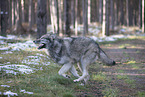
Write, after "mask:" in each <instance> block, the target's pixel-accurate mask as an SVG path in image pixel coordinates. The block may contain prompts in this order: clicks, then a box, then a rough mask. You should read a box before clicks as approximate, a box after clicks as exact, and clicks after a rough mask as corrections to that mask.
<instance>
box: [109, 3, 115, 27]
mask: <svg viewBox="0 0 145 97" xmlns="http://www.w3.org/2000/svg"><path fill="white" fill-rule="evenodd" d="M113 1H114V0H111V1H110V7H111V8H110V13H111V22H110V23H111V26H110V28H111V30H114V2H113Z"/></svg>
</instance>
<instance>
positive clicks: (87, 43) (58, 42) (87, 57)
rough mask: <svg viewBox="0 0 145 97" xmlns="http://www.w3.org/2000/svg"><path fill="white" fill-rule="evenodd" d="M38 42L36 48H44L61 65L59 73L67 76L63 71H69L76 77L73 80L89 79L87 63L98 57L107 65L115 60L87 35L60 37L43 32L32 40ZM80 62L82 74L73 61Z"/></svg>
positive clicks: (112, 63) (111, 64) (113, 63)
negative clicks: (38, 37) (39, 36)
mask: <svg viewBox="0 0 145 97" xmlns="http://www.w3.org/2000/svg"><path fill="white" fill-rule="evenodd" d="M33 42H34V43H36V44H40V45H39V46H38V49H42V48H46V49H47V50H48V52H49V54H50V56H51V58H52V59H53V60H54V61H55V62H56V63H58V64H60V65H62V68H61V69H60V70H59V72H58V73H59V75H61V76H63V77H65V78H69V76H68V75H66V74H65V73H66V72H68V71H70V72H71V73H72V74H73V75H74V76H75V77H77V79H75V80H74V82H78V81H81V80H84V81H85V83H87V81H88V80H89V73H88V68H89V65H90V64H91V63H93V62H95V60H96V59H100V60H101V61H102V62H103V63H105V64H106V65H109V66H113V65H115V61H113V60H112V59H110V58H109V57H108V56H107V54H106V53H105V52H104V51H103V50H102V49H101V48H100V47H99V45H98V44H97V43H96V42H95V41H94V40H92V39H90V38H88V37H66V38H62V37H59V36H57V35H55V34H45V35H43V36H42V37H41V38H40V39H36V40H35V41H33ZM78 62H79V63H80V67H81V71H82V75H81V76H80V75H79V74H78V73H77V71H76V69H75V67H74V64H75V63H78Z"/></svg>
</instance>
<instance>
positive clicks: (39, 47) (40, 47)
mask: <svg viewBox="0 0 145 97" xmlns="http://www.w3.org/2000/svg"><path fill="white" fill-rule="evenodd" d="M45 47H46V44H44V43H42V44H40V45H39V46H38V49H42V48H45Z"/></svg>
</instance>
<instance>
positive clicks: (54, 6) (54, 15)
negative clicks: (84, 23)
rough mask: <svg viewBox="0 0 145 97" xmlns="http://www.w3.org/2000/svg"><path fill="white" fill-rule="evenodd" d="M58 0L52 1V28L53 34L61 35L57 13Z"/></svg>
mask: <svg viewBox="0 0 145 97" xmlns="http://www.w3.org/2000/svg"><path fill="white" fill-rule="evenodd" d="M57 7H58V4H57V0H50V12H51V26H52V29H53V33H59V26H58V25H59V24H58V22H59V21H58V19H59V18H57V17H58V12H57V9H58V8H57Z"/></svg>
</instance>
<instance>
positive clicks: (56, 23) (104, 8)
mask: <svg viewBox="0 0 145 97" xmlns="http://www.w3.org/2000/svg"><path fill="white" fill-rule="evenodd" d="M0 5H1V7H0V8H1V9H0V13H1V15H0V22H1V31H0V35H6V33H10V34H18V35H21V34H28V33H37V37H40V36H41V35H42V33H47V32H48V31H47V25H51V29H52V30H51V31H50V32H53V33H57V34H59V35H66V36H71V35H75V36H77V35H82V36H85V35H87V34H90V33H89V31H88V28H89V27H90V26H91V25H93V24H94V26H100V27H101V31H100V33H102V36H105V35H106V36H109V35H110V34H116V33H117V31H116V30H115V27H116V26H127V27H129V26H137V27H139V29H141V32H143V33H144V29H145V28H144V0H1V3H0ZM78 25H82V26H83V31H81V32H78V30H77V28H78ZM72 29H73V30H72Z"/></svg>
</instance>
